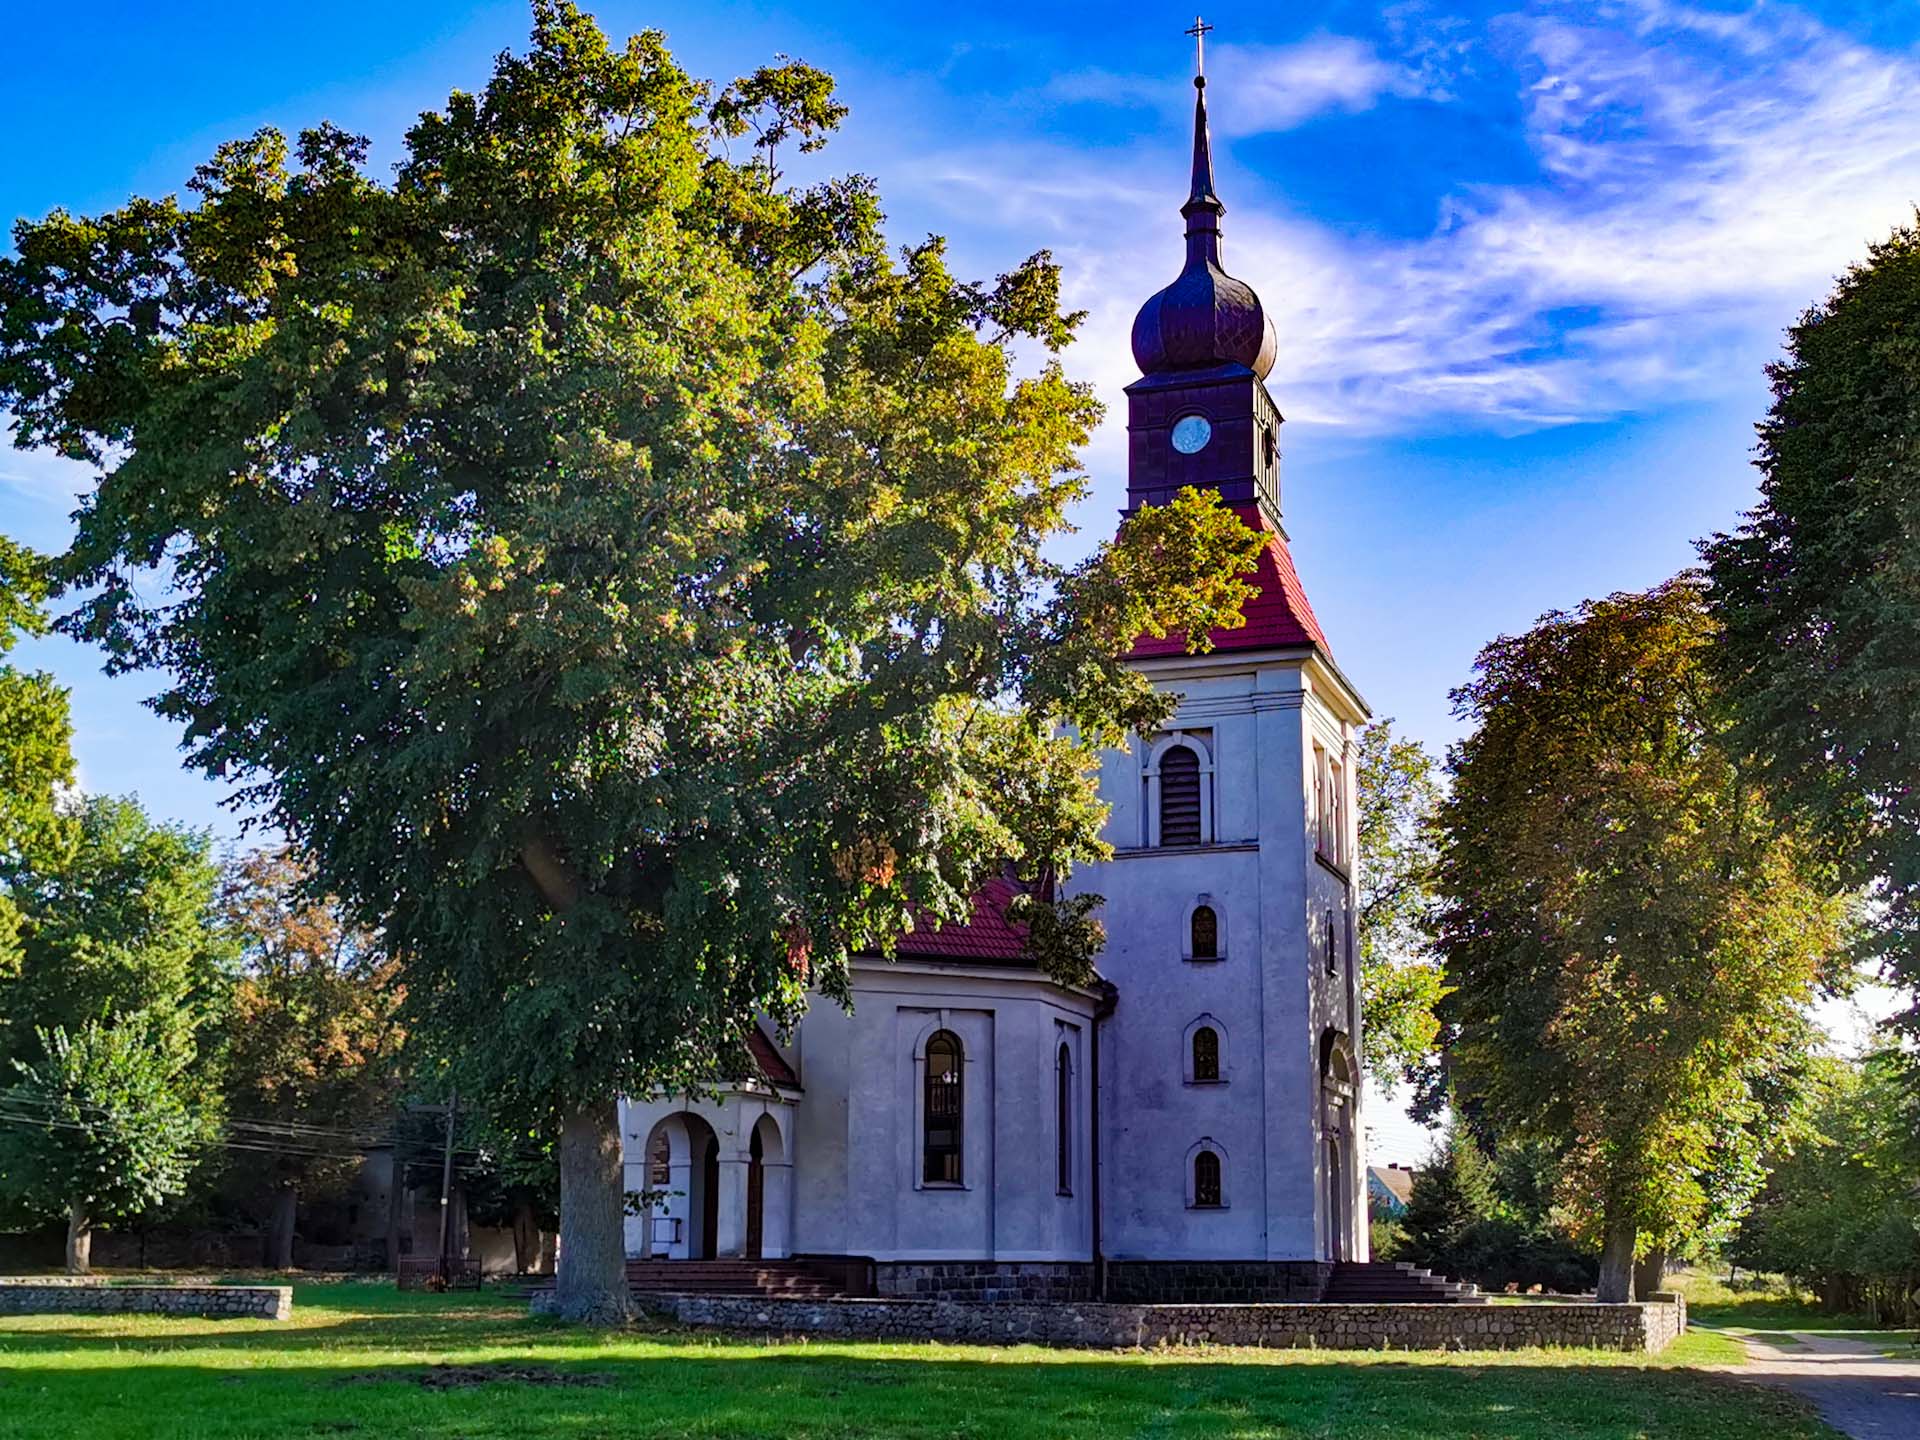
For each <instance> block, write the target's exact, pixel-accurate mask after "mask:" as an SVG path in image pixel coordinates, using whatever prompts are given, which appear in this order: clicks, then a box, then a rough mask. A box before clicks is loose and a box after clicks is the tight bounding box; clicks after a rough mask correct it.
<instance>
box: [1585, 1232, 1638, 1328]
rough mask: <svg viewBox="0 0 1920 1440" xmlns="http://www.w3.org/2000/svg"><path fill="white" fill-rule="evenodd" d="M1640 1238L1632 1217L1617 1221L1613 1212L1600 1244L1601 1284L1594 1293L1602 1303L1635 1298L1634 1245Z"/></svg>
mask: <svg viewBox="0 0 1920 1440" xmlns="http://www.w3.org/2000/svg"><path fill="white" fill-rule="evenodd" d="M1639 1238H1640V1237H1639V1233H1638V1231H1637V1229H1636V1228H1635V1226H1634V1223H1633V1222H1632V1221H1631V1220H1616V1219H1614V1218H1613V1217H1612V1213H1611V1210H1610V1211H1609V1213H1608V1217H1607V1222H1606V1239H1605V1240H1604V1241H1603V1242H1602V1243H1601V1246H1600V1283H1599V1284H1598V1285H1596V1286H1595V1287H1594V1293H1593V1298H1594V1299H1596V1300H1598V1301H1599V1302H1600V1303H1601V1304H1603V1305H1625V1304H1627V1303H1628V1302H1629V1301H1630V1300H1632V1299H1633V1247H1634V1245H1635V1243H1636V1242H1637V1241H1638V1240H1639Z"/></svg>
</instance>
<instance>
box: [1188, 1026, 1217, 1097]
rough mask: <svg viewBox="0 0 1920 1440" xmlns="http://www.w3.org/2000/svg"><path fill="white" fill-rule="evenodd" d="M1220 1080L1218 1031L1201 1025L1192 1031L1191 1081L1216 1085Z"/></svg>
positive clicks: (1198, 1083)
mask: <svg viewBox="0 0 1920 1440" xmlns="http://www.w3.org/2000/svg"><path fill="white" fill-rule="evenodd" d="M1219 1082H1220V1032H1219V1031H1217V1030H1215V1029H1214V1028H1213V1027H1212V1026H1211V1025H1202V1026H1201V1027H1200V1028H1199V1029H1198V1030H1196V1031H1194V1032H1193V1083H1194V1084H1196V1085H1217V1084H1218V1083H1219Z"/></svg>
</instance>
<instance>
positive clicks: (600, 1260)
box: [553, 1096, 633, 1325]
mask: <svg viewBox="0 0 1920 1440" xmlns="http://www.w3.org/2000/svg"><path fill="white" fill-rule="evenodd" d="M624 1179H625V1172H624V1169H623V1167H622V1165H621V1163H620V1107H619V1105H618V1103H617V1102H616V1101H615V1100H614V1099H613V1098H612V1097H611V1096H609V1097H608V1098H607V1099H606V1100H604V1101H601V1102H599V1103H597V1104H594V1105H588V1106H583V1107H582V1108H580V1109H579V1110H576V1111H574V1112H573V1113H572V1114H571V1115H568V1116H567V1117H566V1120H565V1122H564V1123H563V1124H562V1126H561V1129H560V1263H559V1265H558V1267H557V1268H556V1272H555V1275H554V1283H553V1289H554V1303H555V1307H556V1309H557V1310H558V1312H559V1314H560V1317H561V1318H562V1319H565V1320H578V1321H582V1322H584V1323H586V1324H589V1325H619V1324H623V1323H624V1322H626V1321H627V1320H630V1319H631V1318H632V1317H633V1297H632V1295H630V1294H629V1293H628V1291H627V1249H626V1237H625V1234H624V1228H625V1227H624V1225H623V1224H622V1220H623V1218H624V1213H625V1205H624V1203H623V1202H624V1196H625V1185H624V1184H623V1181H624Z"/></svg>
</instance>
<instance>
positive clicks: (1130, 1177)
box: [621, 78, 1367, 1300]
mask: <svg viewBox="0 0 1920 1440" xmlns="http://www.w3.org/2000/svg"><path fill="white" fill-rule="evenodd" d="M1194 83H1195V86H1196V87H1197V90H1198V95H1197V98H1196V100H1195V106H1194V133H1193V172H1192V185H1191V189H1190V191H1189V194H1188V196H1187V199H1186V203H1185V204H1184V205H1183V206H1182V207H1181V211H1180V213H1181V214H1182V216H1183V217H1184V218H1185V221H1186V263H1185V266H1184V268H1182V269H1181V271H1180V273H1179V275H1178V277H1177V278H1176V279H1175V280H1174V281H1173V283H1172V284H1170V285H1168V286H1167V287H1166V288H1165V289H1164V290H1162V291H1160V292H1159V293H1158V294H1157V295H1154V296H1153V297H1152V298H1151V299H1149V300H1148V301H1147V302H1146V304H1145V305H1143V306H1142V307H1141V309H1140V312H1139V316H1138V318H1137V319H1136V320H1135V322H1134V327H1133V355H1134V359H1135V361H1136V362H1137V363H1138V365H1139V368H1140V372H1141V374H1140V378H1139V379H1138V380H1136V381H1134V382H1133V384H1131V385H1129V386H1128V387H1127V405H1128V418H1127V430H1128V437H1129V445H1128V486H1127V505H1128V508H1129V510H1131V509H1132V508H1133V507H1136V506H1140V505H1148V504H1160V503H1163V502H1165V501H1167V500H1169V499H1170V498H1171V497H1172V496H1173V495H1174V494H1175V493H1176V492H1177V491H1178V490H1179V489H1180V488H1181V487H1182V486H1188V485H1191V486H1195V487H1197V488H1202V489H1211V490H1215V491H1217V492H1219V494H1220V496H1221V498H1222V499H1223V501H1225V502H1226V503H1227V504H1228V505H1230V506H1231V507H1232V508H1233V510H1234V511H1235V513H1236V514H1238V515H1239V516H1240V518H1241V519H1242V520H1243V521H1245V522H1246V523H1247V524H1248V525H1249V526H1251V527H1252V528H1254V529H1255V530H1256V531H1258V532H1259V534H1260V535H1261V537H1262V539H1263V541H1264V547H1263V549H1262V551H1261V554H1260V559H1259V568H1258V575H1257V580H1256V583H1257V585H1258V587H1259V594H1258V596H1257V597H1255V598H1254V599H1252V600H1251V601H1249V602H1248V604H1247V606H1246V610H1245V619H1246V623H1245V625H1243V626H1242V627H1240V628H1238V629H1233V630H1221V631H1217V632H1216V633H1215V634H1214V636H1213V641H1214V648H1213V649H1212V650H1211V651H1210V652H1208V653H1206V654H1200V655H1190V654H1187V653H1186V651H1185V647H1184V645H1183V644H1182V643H1181V642H1180V641H1179V639H1177V638H1168V639H1166V640H1153V639H1142V640H1141V641H1140V642H1139V643H1138V644H1137V645H1136V646H1135V647H1134V650H1133V653H1132V657H1131V663H1132V664H1134V665H1135V666H1137V667H1138V668H1139V670H1140V672H1141V673H1142V674H1144V675H1145V676H1147V677H1148V678H1149V679H1150V680H1151V681H1152V682H1153V683H1154V684H1155V685H1156V686H1157V687H1159V688H1161V689H1163V690H1165V691H1169V692H1173V693H1176V694H1177V695H1178V696H1179V697H1180V700H1179V709H1178V711H1177V713H1176V714H1175V715H1174V716H1173V718H1172V720H1171V721H1170V722H1169V725H1168V728H1167V729H1166V730H1165V731H1164V732H1163V733H1161V734H1159V735H1157V736H1153V737H1150V738H1149V739H1147V740H1145V741H1136V742H1135V743H1134V745H1133V746H1132V747H1131V748H1130V749H1127V750H1114V751H1110V752H1109V753H1107V754H1106V755H1105V756H1104V758H1103V763H1102V767H1101V772H1100V781H1099V783H1100V790H1101V795H1102V798H1103V799H1105V800H1106V801H1107V803H1108V804H1109V805H1110V806H1111V807H1112V809H1111V815H1110V818H1109V820H1108V824H1107V832H1106V836H1107V839H1108V840H1109V841H1110V842H1111V844H1112V846H1113V858H1112V859H1111V860H1109V861H1107V862H1105V863H1103V864H1099V865H1093V866H1088V867H1086V868H1085V869H1083V870H1081V871H1080V872H1078V873H1076V874H1075V875H1074V876H1073V880H1072V885H1073V886H1074V887H1075V888H1077V889H1080V890H1084V891H1089V892H1095V893H1098V894H1100V895H1103V896H1105V897H1106V904H1105V909H1104V912H1103V918H1104V920H1105V923H1106V928H1107V935H1108V943H1107V948H1106V950H1105V951H1104V952H1103V954H1102V955H1101V957H1100V961H1099V971H1100V975H1101V977H1102V979H1101V983H1100V984H1099V985H1098V986H1097V987H1095V988H1092V989H1076V988H1068V987H1063V986H1060V985H1056V984H1054V983H1053V982H1052V981H1050V980H1049V979H1048V978H1047V977H1046V976H1045V975H1044V974H1042V973H1041V971H1040V970H1039V969H1038V968H1037V966H1036V965H1035V964H1034V962H1033V961H1032V959H1031V958H1030V956H1029V955H1028V954H1027V950H1026V945H1025V937H1024V934H1023V932H1022V931H1021V930H1020V929H1019V927H1017V926H1015V925H1012V924H1011V923H1009V922H1008V921H1007V919H1006V917H1005V911H1006V907H1007V902H1008V901H1009V900H1011V899H1012V898H1013V896H1014V895H1015V894H1016V893H1017V890H1018V887H1019V882H1018V881H1016V880H1014V879H1012V878H1006V877H1002V878H996V879H995V880H993V881H992V882H990V883H989V884H988V885H986V886H985V887H984V888H983V889H982V890H981V892H980V893H979V895H978V896H977V897H976V898H975V902H974V912H973V916H972V918H971V920H970V922H968V923H966V924H957V925H948V926H945V927H944V928H941V929H938V930H925V931H916V932H915V933H912V934H910V935H907V936H906V937H904V938H903V939H902V941H901V943H900V946H899V949H898V952H897V954H896V956H895V957H894V958H893V959H892V960H886V959H882V958H881V957H878V956H875V957H872V958H870V959H868V960H865V961H859V962H856V964H855V966H854V973H853V995H854V1007H853V1010H852V1012H851V1013H847V1012H845V1011H843V1010H841V1009H840V1008H839V1007H838V1006H835V1005H821V1006H818V1007H817V1008H815V1009H814V1010H812V1011H811V1012H810V1013H809V1014H808V1015H807V1016H806V1018H805V1019H804V1020H803V1021H802V1022H801V1024H800V1025H799V1027H798V1028H797V1030H796V1031H795V1033H794V1034H793V1036H792V1039H791V1042H790V1043H788V1044H784V1045H783V1044H780V1043H778V1042H777V1041H776V1040H775V1039H774V1037H772V1036H771V1035H769V1034H767V1033H765V1032H764V1031H758V1030H756V1031H755V1032H754V1033H753V1034H752V1035H751V1036H749V1042H750V1048H751V1051H752V1054H753V1059H754V1062H755V1071H756V1073H755V1074H753V1075H752V1076H751V1077H749V1078H747V1079H744V1080H740V1081H736V1082H732V1083H730V1085H729V1086H728V1087H727V1088H725V1089H724V1090H723V1091H722V1093H721V1094H720V1095H719V1096H718V1097H717V1098H716V1099H711V1100H708V1099H701V1100H696V1101H689V1100H687V1099H685V1098H683V1097H668V1096H657V1097H653V1098H649V1099H645V1100H633V1101H628V1102H624V1103H623V1105H622V1107H621V1119H622V1133H623V1136H624V1143H625V1147H626V1151H625V1159H626V1165H627V1187H628V1188H629V1189H630V1190H635V1191H638V1190H653V1191H655V1192H659V1193H662V1194H664V1196H665V1198H663V1199H661V1200H660V1201H658V1202H657V1203H656V1204H655V1206H654V1209H653V1212H652V1213H650V1214H646V1215H640V1216H634V1217H631V1218H630V1219H629V1220H628V1222H627V1248H628V1253H629V1255H630V1256H631V1257H634V1258H635V1259H636V1260H645V1261H651V1262H671V1261H681V1260H702V1259H705V1260H718V1259H724V1258H729V1257H739V1258H741V1259H750V1260H756V1261H776V1260H780V1259H782V1258H789V1257H804V1258H805V1259H806V1260H807V1262H808V1263H809V1265H811V1266H812V1267H814V1268H815V1269H816V1270H817V1271H819V1272H820V1273H822V1274H832V1275H834V1276H835V1277H837V1283H838V1284H839V1285H841V1286H842V1287H843V1288H852V1289H855V1290H856V1291H858V1292H860V1293H877V1294H882V1295H947V1296H954V1297H961V1298H1058V1299H1086V1298H1089V1297H1093V1296H1101V1297H1105V1298H1111V1299H1115V1300H1218V1299H1244V1300H1259V1299H1268V1300H1289V1299H1299V1300H1311V1299H1319V1298H1321V1296H1322V1294H1323V1292H1324V1291H1325V1288H1326V1285H1327V1281H1328V1275H1329V1274H1330V1272H1331V1270H1332V1266H1333V1263H1334V1262H1336V1261H1343V1260H1345V1261H1355V1260H1365V1259H1366V1258H1367V1211H1366V1169H1365V1164H1364V1160H1363V1156H1362V1153H1361V1130H1360V1115H1359V1101H1360V1084H1359V1072H1358V1067H1357V1064H1356V1057H1357V1055H1358V1054H1359V1044H1360V1023H1361V1022H1360V986H1359V976H1358V970H1357V951H1356V937H1355V933H1354V924H1355V895H1354V805H1353V770H1354V758H1355V746H1356V735H1357V730H1358V727H1360V726H1361V725H1362V724H1363V723H1364V722H1365V720H1366V718H1367V709H1366V705H1365V702H1364V701H1363V700H1362V699H1361V698H1360V696H1359V694H1358V693H1357V692H1356V691H1355V690H1354V688H1353V687H1352V685H1351V684H1349V683H1348V681H1347V679H1346V677H1345V676H1344V675H1342V674H1341V672H1340V670H1339V668H1338V667H1337V666H1336V665H1335V663H1334V660H1333V656H1332V653H1331V651H1330V649H1329V647H1328V645H1327V640H1326V636H1325V635H1324V634H1323V633H1322V632H1321V629H1320V624H1319V622H1318V621H1317V620H1316V619H1315V618H1314V614H1313V609H1312V607H1311V606H1310V605H1309V604H1308V603H1307V597H1306V593H1305V591H1304V590H1303V588H1302V586H1301V583H1300V578H1299V576H1298V574H1297V573H1296V572H1295V570H1294V565H1293V559H1292V556H1291V553H1290V551H1289V537H1288V534H1287V531H1286V528H1285V524H1284V519H1283V511H1282V507H1281V484H1280V445H1279V431H1280V423H1281V415H1280V411H1279V409H1278V408H1277V407H1276V406H1275V404H1274V401H1273V397H1272V396H1271V395H1269V394H1268V393H1267V388H1266V383H1265V381H1266V377H1267V374H1268V372H1269V371H1270V370H1271V369H1272V367H1273V362H1274V356H1275V349H1276V344H1277V341H1276V337H1275V334H1274V327H1273V323H1272V321H1271V319H1270V318H1269V317H1268V316H1267V314H1266V312H1265V311H1264V309H1263V308H1262V307H1261V303H1260V299H1259V297H1258V296H1257V295H1256V294H1255V293H1254V292H1253V290H1252V288H1251V287H1250V286H1248V285H1247V284H1246V283H1245V282H1244V281H1241V280H1237V279H1235V278H1233V277H1232V276H1230V275H1228V274H1227V273H1226V271H1225V269H1224V268H1223V266H1222V259H1221V217H1222V215H1223V214H1224V213H1225V210H1226V207H1225V206H1224V205H1223V204H1222V203H1221V201H1220V198H1219V196H1218V195H1217V194H1216V193H1215V190H1214V180H1213V162H1212V154H1211V148H1210V141H1209V138H1208V132H1207V112H1206V89H1205V86H1206V81H1205V79H1204V78H1197V79H1196V80H1195V82H1194Z"/></svg>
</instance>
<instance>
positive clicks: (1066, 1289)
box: [873, 1260, 1093, 1304]
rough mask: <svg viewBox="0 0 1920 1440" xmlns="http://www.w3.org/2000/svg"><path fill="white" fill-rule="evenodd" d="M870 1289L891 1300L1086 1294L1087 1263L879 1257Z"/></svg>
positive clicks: (1089, 1290)
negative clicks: (916, 1260) (925, 1260)
mask: <svg viewBox="0 0 1920 1440" xmlns="http://www.w3.org/2000/svg"><path fill="white" fill-rule="evenodd" d="M873 1289H874V1293H875V1294H876V1295H880V1296H883V1297H885V1298H887V1299H896V1300H969V1301H974V1302H976V1303H977V1302H983V1301H984V1302H987V1303H991V1304H1004V1303H1007V1302H1009V1301H1035V1302H1037V1301H1056V1302H1057V1301H1070V1300H1087V1299H1091V1298H1092V1296H1093V1267H1092V1266H1091V1265H1089V1264H1086V1263H1085V1262H1076V1261H1042V1260H1030V1261H1004V1262H1002V1261H994V1260H940V1261H932V1262H928V1263H924V1264H921V1263H911V1262H907V1261H897V1260H894V1261H883V1262H881V1263H879V1264H876V1265H875V1266H874V1267H873Z"/></svg>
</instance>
